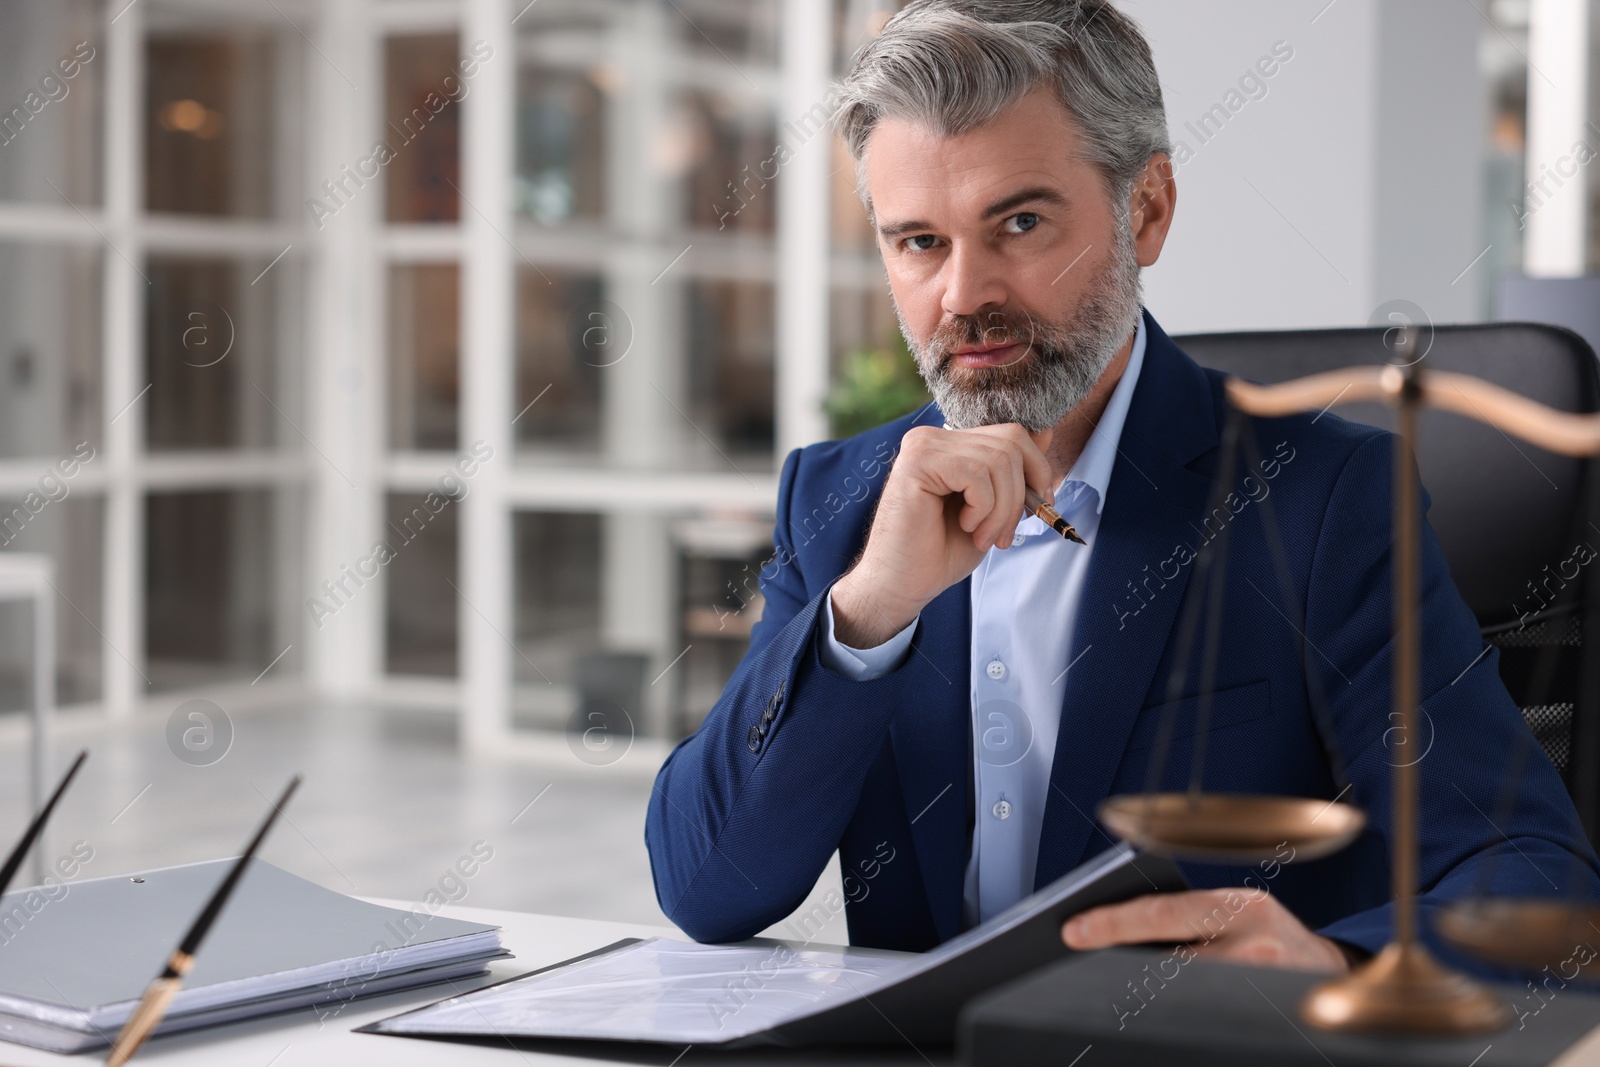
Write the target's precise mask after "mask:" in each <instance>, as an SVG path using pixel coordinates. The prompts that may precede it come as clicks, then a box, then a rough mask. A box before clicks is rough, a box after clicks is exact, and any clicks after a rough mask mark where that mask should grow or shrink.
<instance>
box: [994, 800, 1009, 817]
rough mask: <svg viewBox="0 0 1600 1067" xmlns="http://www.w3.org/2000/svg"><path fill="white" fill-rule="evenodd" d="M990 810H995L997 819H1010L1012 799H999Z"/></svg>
mask: <svg viewBox="0 0 1600 1067" xmlns="http://www.w3.org/2000/svg"><path fill="white" fill-rule="evenodd" d="M990 810H992V811H993V812H994V817H995V818H997V819H1009V818H1011V801H1009V800H997V801H995V802H994V807H993V808H992V809H990Z"/></svg>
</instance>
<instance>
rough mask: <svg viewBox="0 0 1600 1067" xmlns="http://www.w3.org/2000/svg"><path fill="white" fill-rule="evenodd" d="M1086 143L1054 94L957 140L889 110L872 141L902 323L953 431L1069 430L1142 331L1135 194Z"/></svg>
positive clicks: (882, 230) (870, 170)
mask: <svg viewBox="0 0 1600 1067" xmlns="http://www.w3.org/2000/svg"><path fill="white" fill-rule="evenodd" d="M1078 143H1079V137H1078V133H1077V130H1076V126H1075V124H1074V122H1073V121H1072V118H1071V116H1070V114H1069V113H1068V111H1067V110H1066V108H1064V107H1063V106H1062V105H1061V104H1060V103H1059V101H1057V100H1056V99H1055V98H1054V96H1053V95H1052V94H1051V93H1050V92H1049V91H1048V90H1044V89H1038V90H1035V91H1033V92H1032V93H1030V94H1028V95H1027V96H1025V97H1024V98H1023V99H1022V100H1021V101H1019V102H1018V103H1017V104H1016V105H1015V106H1013V107H1012V108H1011V109H1010V110H1009V111H1007V112H1005V113H1004V114H1003V115H1001V116H1000V118H998V119H997V120H995V121H994V122H992V123H990V124H988V125H987V126H984V127H981V128H980V129H977V130H973V131H971V132H968V133H965V134H962V135H960V136H958V137H946V136H942V135H940V134H938V133H935V132H932V131H930V130H928V129H926V128H924V127H922V126H919V125H916V124H914V123H912V122H909V121H907V120H903V119H885V120H883V121H882V122H881V123H880V124H879V125H878V126H877V127H876V128H875V129H874V130H873V132H872V135H871V137H870V138H869V140H868V144H867V184H868V188H869V190H870V191H871V195H872V204H873V211H874V216H875V218H874V221H875V223H876V225H877V227H878V242H879V248H880V249H881V251H882V253H883V259H884V263H885V265H886V267H887V269H888V274H889V287H890V290H891V292H892V294H893V296H894V301H895V308H896V311H897V313H898V314H899V317H900V325H901V329H902V330H903V331H904V332H905V334H906V340H907V342H908V343H909V344H910V345H911V349H912V351H913V352H914V353H916V356H917V364H918V367H919V368H920V369H921V371H922V374H923V377H924V378H926V379H927V381H928V384H929V386H930V388H932V390H933V394H934V399H935V400H937V401H938V402H939V407H940V409H941V410H942V411H943V413H944V415H945V418H946V419H947V421H949V422H950V424H951V425H953V426H956V427H959V428H969V427H972V426H980V425H994V424H998V423H1008V422H1017V423H1021V424H1022V425H1023V426H1025V427H1026V428H1027V429H1029V430H1041V429H1044V428H1046V427H1048V426H1053V425H1055V424H1056V423H1057V422H1058V421H1060V419H1061V418H1062V417H1063V416H1064V415H1065V414H1066V413H1067V412H1068V411H1069V410H1071V409H1072V408H1074V407H1076V406H1077V405H1078V403H1079V402H1081V401H1082V400H1083V398H1084V397H1085V396H1087V395H1088V393H1089V391H1090V390H1091V389H1092V388H1093V387H1094V385H1095V383H1096V382H1097V381H1099V379H1100V377H1101V375H1102V374H1103V373H1104V371H1105V369H1106V367H1107V366H1108V365H1109V364H1110V363H1111V361H1112V360H1113V359H1114V358H1115V357H1116V355H1117V354H1118V352H1119V351H1120V350H1121V349H1122V347H1123V346H1124V345H1125V344H1127V343H1128V342H1129V341H1130V340H1131V338H1132V336H1133V333H1134V331H1135V330H1136V329H1137V327H1138V316H1139V312H1140V309H1141V305H1142V303H1143V301H1142V297H1141V292H1140V285H1139V250H1138V249H1136V247H1135V240H1134V234H1133V230H1132V227H1131V226H1130V219H1129V215H1128V205H1127V201H1126V199H1125V198H1124V197H1123V196H1122V194H1121V191H1120V190H1119V191H1118V192H1117V196H1116V200H1115V202H1113V199H1112V196H1111V194H1110V193H1109V192H1108V190H1107V189H1106V187H1105V182H1104V181H1103V180H1102V178H1101V175H1100V172H1099V171H1098V170H1096V169H1095V168H1094V167H1093V166H1091V165H1090V164H1088V163H1085V162H1083V161H1082V160H1080V159H1079V158H1078V152H1077V146H1078ZM1152 261H1153V257H1152Z"/></svg>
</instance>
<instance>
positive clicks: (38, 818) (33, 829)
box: [0, 749, 89, 894]
mask: <svg viewBox="0 0 1600 1067" xmlns="http://www.w3.org/2000/svg"><path fill="white" fill-rule="evenodd" d="M88 758H89V750H88V749H84V750H83V751H82V752H79V753H78V758H77V759H75V760H73V761H72V766H70V767H68V768H67V773H66V774H64V775H62V777H61V784H60V785H58V786H56V791H55V792H54V793H51V794H50V799H49V800H47V801H45V804H44V807H42V808H40V809H39V811H38V814H36V815H34V817H33V822H31V823H30V824H28V829H27V831H26V832H25V833H24V834H23V835H22V840H21V841H18V842H17V847H16V848H14V849H12V850H11V855H9V856H7V857H6V865H5V866H4V867H0V894H3V893H5V891H6V889H7V888H8V887H9V886H10V885H11V879H13V878H15V877H16V876H17V869H18V868H19V867H21V866H22V858H23V857H24V856H26V855H27V854H28V849H29V848H31V847H32V846H33V842H34V841H35V839H37V838H38V836H39V834H40V833H42V832H43V831H44V824H45V823H47V822H49V821H50V813H51V812H53V811H55V810H56V801H58V800H60V799H61V794H62V793H65V792H66V791H67V786H68V785H70V784H71V782H72V777H73V775H75V774H77V773H78V768H79V767H82V766H83V761H84V760H86V759H88Z"/></svg>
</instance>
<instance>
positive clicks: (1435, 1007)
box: [1099, 326, 1600, 1037]
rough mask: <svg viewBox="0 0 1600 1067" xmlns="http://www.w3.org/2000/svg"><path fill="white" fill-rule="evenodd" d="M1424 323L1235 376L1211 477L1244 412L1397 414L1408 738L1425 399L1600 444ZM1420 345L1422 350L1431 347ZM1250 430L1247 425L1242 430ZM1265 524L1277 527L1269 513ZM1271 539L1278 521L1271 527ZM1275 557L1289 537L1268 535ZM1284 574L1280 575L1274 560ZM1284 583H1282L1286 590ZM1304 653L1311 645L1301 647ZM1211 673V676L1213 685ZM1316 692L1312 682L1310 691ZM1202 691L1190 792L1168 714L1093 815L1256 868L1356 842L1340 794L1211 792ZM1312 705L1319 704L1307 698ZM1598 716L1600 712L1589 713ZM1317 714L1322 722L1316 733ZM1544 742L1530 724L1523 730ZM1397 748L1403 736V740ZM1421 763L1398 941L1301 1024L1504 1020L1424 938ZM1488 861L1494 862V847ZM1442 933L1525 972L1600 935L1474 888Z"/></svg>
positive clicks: (1582, 450) (1222, 547)
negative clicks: (1174, 763) (1362, 351)
mask: <svg viewBox="0 0 1600 1067" xmlns="http://www.w3.org/2000/svg"><path fill="white" fill-rule="evenodd" d="M1417 347H1418V335H1417V331H1416V329H1415V327H1410V326H1408V327H1405V328H1404V329H1403V330H1401V331H1400V333H1399V339H1398V342H1397V343H1396V344H1395V346H1394V352H1395V354H1396V355H1397V356H1399V357H1402V358H1403V359H1404V360H1405V362H1406V364H1407V365H1405V366H1400V365H1393V364H1391V365H1387V366H1359V367H1351V368H1346V369H1344V370H1335V371H1328V372H1325V373H1321V374H1315V375H1311V376H1309V377H1305V378H1301V379H1298V380H1295V381H1290V382H1284V383H1281V384H1277V385H1256V384H1253V383H1249V382H1246V381H1244V380H1242V379H1239V378H1230V379H1228V381H1227V384H1226V390H1227V396H1228V400H1229V402H1230V404H1231V405H1232V407H1233V408H1234V410H1235V413H1236V414H1230V418H1229V423H1228V430H1227V432H1226V433H1225V437H1224V454H1223V456H1222V458H1221V460H1220V461H1219V467H1218V469H1219V478H1218V482H1219V485H1221V486H1222V488H1224V489H1225V488H1226V480H1227V479H1228V478H1230V477H1231V472H1230V470H1229V468H1231V466H1232V461H1233V452H1234V449H1235V447H1236V446H1237V441H1238V438H1239V437H1240V436H1243V437H1244V438H1245V439H1246V440H1247V441H1248V442H1249V446H1250V448H1251V450H1252V451H1254V438H1253V435H1252V434H1250V433H1249V431H1248V429H1247V428H1243V427H1242V426H1241V424H1242V422H1243V419H1242V417H1241V416H1242V415H1251V416H1256V417H1261V418H1277V417H1282V416H1285V415H1293V414H1299V413H1303V412H1309V411H1315V410H1326V409H1327V408H1330V407H1333V406H1334V405H1336V404H1345V403H1357V402H1362V401H1365V402H1374V401H1377V402H1383V403H1387V404H1388V405H1390V406H1392V407H1393V408H1394V409H1395V413H1396V425H1395V429H1396V432H1397V434H1398V436H1399V438H1400V445H1401V446H1402V447H1396V449H1395V468H1394V472H1395V473H1394V487H1395V490H1394V514H1395V521H1396V523H1397V527H1398V529H1397V537H1396V539H1395V547H1394V551H1395V553H1396V559H1395V566H1394V573H1393V581H1394V628H1395V639H1396V641H1395V643H1396V652H1395V655H1394V669H1393V679H1392V686H1393V692H1392V699H1393V708H1394V711H1393V714H1392V715H1391V717H1390V718H1391V721H1392V722H1397V723H1398V724H1399V730H1400V732H1401V736H1402V737H1403V738H1405V739H1411V738H1416V737H1419V736H1420V735H1419V734H1418V705H1419V702H1420V693H1419V689H1420V681H1419V673H1418V661H1419V639H1420V627H1419V618H1418V614H1419V609H1418V596H1419V592H1418V578H1419V565H1420V551H1419V549H1420V542H1421V507H1420V494H1419V488H1418V483H1417V479H1416V476H1415V474H1414V472H1413V469H1412V465H1411V459H1410V456H1411V452H1412V448H1411V446H1412V444H1413V442H1414V441H1415V439H1416V434H1417V416H1418V412H1419V411H1420V409H1422V408H1424V407H1431V408H1437V409H1443V410H1449V411H1452V412H1455V413H1457V414H1459V415H1464V416H1466V417H1468V418H1472V419H1476V420H1478V421H1480V422H1483V423H1487V424H1488V425H1491V426H1493V427H1495V428H1496V429H1499V430H1500V431H1501V432H1503V433H1506V434H1510V435H1514V436H1516V437H1520V438H1522V439H1523V440H1525V441H1528V442H1530V443H1532V444H1534V445H1537V446H1539V447H1540V448H1543V449H1546V450H1548V451H1551V452H1556V453H1560V454H1563V455H1568V456H1590V455H1595V454H1597V453H1600V414H1593V415H1575V414H1572V413H1569V412H1563V411H1557V410H1554V409H1551V408H1548V407H1545V406H1544V405H1542V404H1538V403H1536V402H1534V401H1532V400H1528V399H1526V398H1525V397H1522V396H1519V395H1517V394H1515V393H1512V392H1510V391H1508V390H1506V389H1502V388H1500V387H1499V386H1496V385H1492V384H1490V383H1488V382H1485V381H1483V380H1481V379H1478V378H1473V377H1470V376H1467V375H1462V374H1455V373H1450V372H1446V371H1428V372H1424V371H1423V369H1422V366H1421V359H1420V357H1416V356H1415V353H1416V351H1417ZM1425 354H1426V353H1424V355H1425ZM1241 431H1243V432H1242V433H1241ZM1263 515H1264V521H1265V522H1267V523H1268V524H1269V525H1270V524H1271V520H1270V513H1268V512H1264V513H1263ZM1226 531H1227V527H1224V531H1223V533H1222V534H1221V535H1220V536H1219V537H1218V538H1216V540H1215V542H1214V543H1213V544H1211V545H1207V546H1206V549H1205V551H1207V552H1210V551H1213V550H1214V551H1215V556H1216V558H1217V559H1218V560H1219V562H1211V561H1206V560H1205V559H1204V557H1202V561H1203V562H1207V563H1208V569H1209V567H1216V568H1217V569H1216V571H1215V573H1214V574H1207V575H1205V576H1204V578H1215V579H1216V583H1215V586H1214V588H1215V593H1212V594H1208V593H1207V592H1206V591H1205V589H1204V580H1203V576H1202V574H1201V573H1199V568H1200V566H1201V564H1200V563H1199V562H1197V563H1196V569H1197V570H1196V574H1195V575H1194V577H1193V580H1194V581H1195V582H1197V583H1200V585H1201V587H1200V588H1196V589H1195V590H1194V593H1195V597H1196V599H1195V608H1194V610H1193V612H1192V613H1191V614H1190V616H1189V617H1188V618H1187V619H1186V620H1185V624H1186V625H1185V626H1184V630H1185V631H1186V632H1185V633H1183V634H1181V636H1180V644H1179V655H1178V661H1179V665H1178V668H1177V672H1178V674H1179V675H1181V674H1182V673H1184V672H1186V671H1187V669H1188V668H1187V663H1186V662H1185V661H1186V660H1187V658H1188V647H1187V646H1189V645H1190V643H1191V642H1192V640H1193V637H1194V631H1195V629H1196V625H1195V624H1196V623H1197V622H1198V618H1199V616H1198V604H1199V602H1200V601H1202V600H1211V599H1213V598H1215V599H1217V601H1218V603H1217V605H1214V606H1212V607H1210V608H1209V609H1208V610H1209V611H1210V612H1211V615H1212V618H1211V619H1210V622H1209V626H1210V637H1211V639H1210V641H1209V645H1210V650H1211V652H1212V662H1211V663H1208V664H1206V665H1205V667H1204V668H1203V670H1204V672H1205V674H1206V675H1210V674H1211V672H1212V671H1213V670H1214V653H1215V648H1216V645H1217V641H1216V640H1215V635H1216V632H1217V630H1218V628H1219V627H1220V616H1221V611H1220V597H1219V596H1218V595H1217V594H1220V591H1221V581H1220V575H1221V562H1225V559H1226V554H1227V541H1226V538H1227V533H1226ZM1271 532H1272V534H1273V535H1274V536H1275V535H1276V530H1275V529H1274V530H1272V531H1271ZM1273 546H1274V549H1275V551H1277V552H1278V553H1279V560H1281V558H1282V557H1281V545H1279V544H1278V543H1277V542H1273ZM1280 578H1286V572H1284V571H1281V570H1280ZM1285 588H1286V589H1287V588H1288V586H1287V585H1286V586H1285ZM1302 651H1304V649H1303V648H1302ZM1210 684H1211V678H1210V677H1206V678H1205V680H1204V681H1203V682H1202V692H1205V691H1208V690H1209V687H1210ZM1313 688H1315V687H1314V686H1313ZM1207 703H1208V702H1205V701H1203V702H1202V707H1201V709H1200V710H1199V716H1200V719H1199V720H1198V721H1197V723H1196V734H1195V742H1194V745H1195V748H1194V750H1193V763H1192V768H1191V775H1192V777H1191V783H1190V789H1189V791H1188V792H1186V793H1158V792H1154V789H1155V787H1156V785H1157V783H1158V781H1159V775H1160V774H1161V773H1162V770H1163V767H1164V764H1165V760H1166V750H1167V747H1168V744H1169V742H1170V739H1171V731H1172V728H1173V721H1171V720H1170V719H1169V721H1168V722H1166V723H1164V724H1163V727H1162V734H1163V736H1162V738H1161V740H1160V741H1159V742H1158V749H1157V753H1156V755H1155V758H1154V759H1153V761H1152V768H1151V773H1150V786H1149V787H1148V789H1149V790H1150V791H1147V792H1146V793H1144V794H1129V795H1123V796H1116V797H1112V798H1110V799H1109V800H1107V801H1105V802H1104V803H1103V804H1102V805H1101V806H1100V809H1099V814H1100V819H1101V821H1102V822H1103V823H1104V824H1105V825H1106V826H1107V827H1108V828H1109V829H1110V830H1111V831H1112V832H1113V833H1115V834H1116V835H1117V836H1119V837H1120V838H1122V839H1123V840H1124V841H1127V842H1129V843H1130V844H1133V845H1136V846H1138V847H1140V848H1142V849H1144V850H1146V851H1149V852H1153V853H1158V854H1162V855H1167V856H1173V857H1176V858H1180V859H1188V860H1193V861H1196V862H1210V863H1231V864H1254V863H1259V862H1264V861H1267V860H1271V859H1274V858H1275V857H1276V856H1277V854H1278V853H1277V850H1278V849H1279V848H1280V847H1281V846H1282V845H1283V844H1285V843H1287V844H1288V845H1290V846H1292V847H1293V848H1294V849H1295V855H1296V857H1297V858H1300V859H1317V858H1321V857H1323V856H1327V855H1331V854H1332V853H1334V852H1337V851H1338V850H1340V849H1342V848H1344V847H1345V846H1347V845H1349V844H1350V843H1351V842H1353V841H1354V840H1355V839H1356V837H1357V836H1358V835H1359V834H1360V833H1361V831H1362V829H1363V828H1364V827H1365V825H1366V815H1365V813H1363V812H1362V811H1361V810H1360V809H1358V808H1356V807H1354V806H1352V805H1350V804H1345V803H1339V802H1337V801H1335V802H1332V803H1330V802H1327V801H1324V800H1315V799H1308V798H1299V797H1274V796H1251V795H1235V794H1208V793H1204V792H1202V791H1201V789H1200V781H1201V772H1202V768H1203V764H1204V759H1205V755H1204V748H1203V745H1204V740H1205V723H1204V717H1205V716H1206V714H1207V708H1206V706H1205V704H1207ZM1314 710H1316V708H1315V706H1314ZM1587 710H1591V711H1592V710H1593V709H1587ZM1323 725H1324V724H1322V723H1319V729H1320V728H1322V726H1323ZM1523 741H1524V742H1525V744H1526V745H1528V746H1532V745H1533V744H1534V743H1535V742H1534V740H1533V737H1532V734H1531V732H1530V733H1529V736H1528V737H1527V738H1525V739H1523ZM1402 743H1404V742H1402ZM1420 764H1421V760H1420V759H1411V758H1409V757H1407V758H1406V759H1404V760H1403V761H1402V762H1400V763H1398V764H1396V765H1395V770H1394V824H1393V832H1392V836H1393V840H1392V870H1393V894H1394V898H1395V910H1394V915H1395V919H1394V931H1395V933H1394V939H1393V940H1392V941H1391V942H1390V943H1389V944H1388V945H1387V946H1385V947H1384V949H1383V950H1382V951H1381V952H1380V953H1379V954H1378V955H1376V956H1374V957H1373V958H1372V959H1371V960H1368V961H1367V962H1366V963H1364V964H1362V965H1361V966H1360V967H1358V968H1357V969H1355V970H1354V971H1353V972H1352V973H1351V974H1349V975H1346V976H1341V977H1339V978H1336V979H1332V980H1329V981H1327V982H1324V983H1322V984H1320V985H1318V986H1317V987H1315V988H1314V989H1313V990H1312V991H1311V993H1310V994H1309V995H1308V996H1307V998H1306V999H1305V1001H1304V1002H1303V1003H1302V1005H1301V1008H1300V1015H1301V1018H1302V1019H1304V1020H1305V1021H1306V1022H1307V1023H1309V1024H1311V1025H1312V1026H1314V1027H1317V1028H1318V1029H1322V1030H1328V1031H1341V1032H1376V1033H1392V1034H1414V1035H1434V1036H1439V1037H1445V1036H1458V1035H1464V1034H1474V1033H1487V1032H1490V1031H1494V1030H1499V1029H1501V1028H1502V1027H1504V1026H1506V1025H1507V1024H1508V1023H1509V1022H1510V1020H1511V1013H1510V1011H1509V1010H1508V1008H1507V1007H1506V1005H1505V1003H1504V1002H1503V1001H1502V1000H1501V998H1500V997H1499V996H1497V995H1496V994H1494V993H1493V992H1491V991H1490V990H1489V989H1488V988H1487V987H1485V986H1483V985H1480V984H1479V983H1477V982H1475V981H1473V980H1471V979H1469V978H1467V977H1466V976H1465V975H1462V974H1459V973H1457V972H1455V971H1452V970H1450V969H1448V968H1446V967H1445V966H1443V965H1442V964H1441V963H1439V962H1438V961H1437V960H1436V959H1435V958H1434V957H1433V955H1432V954H1431V953H1429V952H1428V950H1427V949H1426V948H1425V947H1424V946H1423V945H1422V944H1421V942H1420V941H1419V940H1418V937H1417V902H1416V882H1417V854H1418V842H1417V803H1418V799H1417V797H1418V780H1419V773H1420ZM1486 862H1488V863H1491V864H1492V863H1495V862H1497V858H1496V857H1486ZM1438 926H1439V933H1440V934H1441V935H1442V936H1443V937H1444V938H1445V940H1446V941H1448V942H1449V943H1451V944H1452V945H1454V946H1455V947H1457V948H1459V949H1461V950H1463V951H1466V952H1469V953H1472V954H1474V955H1477V956H1479V957H1480V958H1483V959H1486V960H1490V961H1493V962H1496V963H1502V964H1507V965H1511V966H1517V967H1531V968H1535V969H1536V968H1539V967H1542V966H1546V965H1551V966H1555V965H1558V964H1559V963H1560V961H1562V960H1564V959H1565V958H1567V957H1568V956H1570V955H1571V953H1572V950H1573V946H1574V945H1577V944H1582V943H1583V942H1585V941H1588V940H1590V939H1591V938H1592V936H1593V935H1594V932H1595V931H1596V930H1600V907H1593V906H1588V905H1584V904H1581V903H1579V902H1577V901H1567V900H1561V899H1529V900H1518V899H1508V898H1492V897H1487V896H1474V897H1469V898H1467V899H1465V900H1463V901H1460V902H1458V903H1456V904H1454V905H1452V906H1451V907H1449V908H1447V909H1445V911H1444V912H1443V913H1442V914H1441V916H1440V919H1439V923H1438Z"/></svg>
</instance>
